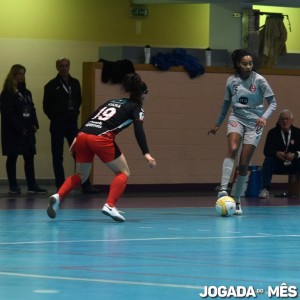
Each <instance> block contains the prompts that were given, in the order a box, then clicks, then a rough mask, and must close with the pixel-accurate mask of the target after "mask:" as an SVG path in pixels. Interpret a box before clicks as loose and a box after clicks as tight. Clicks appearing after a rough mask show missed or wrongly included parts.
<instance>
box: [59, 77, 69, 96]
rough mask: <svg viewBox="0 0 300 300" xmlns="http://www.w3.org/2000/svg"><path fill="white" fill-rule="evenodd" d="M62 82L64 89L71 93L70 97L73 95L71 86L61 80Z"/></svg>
mask: <svg viewBox="0 0 300 300" xmlns="http://www.w3.org/2000/svg"><path fill="white" fill-rule="evenodd" d="M60 82H61V84H62V86H63V88H64V90H65V91H66V92H67V93H68V94H69V95H70V97H71V86H70V85H69V86H68V87H67V86H66V85H65V83H64V82H63V81H62V80H61V81H60Z"/></svg>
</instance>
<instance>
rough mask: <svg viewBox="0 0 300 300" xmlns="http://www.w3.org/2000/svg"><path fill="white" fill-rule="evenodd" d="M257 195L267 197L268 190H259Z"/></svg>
mask: <svg viewBox="0 0 300 300" xmlns="http://www.w3.org/2000/svg"><path fill="white" fill-rule="evenodd" d="M258 197H259V198H264V199H267V198H269V191H268V190H267V189H262V190H260V192H259V195H258Z"/></svg>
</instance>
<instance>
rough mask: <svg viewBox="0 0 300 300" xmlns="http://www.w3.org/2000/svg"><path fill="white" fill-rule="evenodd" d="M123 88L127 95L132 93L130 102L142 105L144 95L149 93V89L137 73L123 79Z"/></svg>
mask: <svg viewBox="0 0 300 300" xmlns="http://www.w3.org/2000/svg"><path fill="white" fill-rule="evenodd" d="M122 84H123V87H124V89H125V91H126V92H127V93H130V100H131V101H133V102H136V103H138V104H142V102H143V100H142V95H143V94H147V93H148V88H147V85H146V83H145V82H143V81H142V79H141V76H140V75H138V74H137V73H130V74H127V75H126V76H125V77H124V79H123V83H122Z"/></svg>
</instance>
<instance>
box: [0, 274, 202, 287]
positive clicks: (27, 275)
mask: <svg viewBox="0 0 300 300" xmlns="http://www.w3.org/2000/svg"><path fill="white" fill-rule="evenodd" d="M0 275H3V276H15V277H26V278H38V279H53V280H67V281H82V282H96V283H114V284H128V285H143V286H158V287H171V288H181V289H195V290H199V289H203V288H204V287H203V286H196V285H185V284H171V283H169V284H168V283H158V282H145V281H126V280H109V279H94V278H80V277H64V276H49V275H40V274H24V273H13V272H0Z"/></svg>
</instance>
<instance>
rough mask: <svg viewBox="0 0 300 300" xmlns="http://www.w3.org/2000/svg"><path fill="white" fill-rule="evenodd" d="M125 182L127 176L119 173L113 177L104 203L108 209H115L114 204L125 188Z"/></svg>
mask: <svg viewBox="0 0 300 300" xmlns="http://www.w3.org/2000/svg"><path fill="white" fill-rule="evenodd" d="M127 180H128V176H127V175H125V174H123V173H119V174H117V175H116V176H115V177H114V179H113V181H112V183H111V185H110V189H109V194H108V198H107V201H106V203H107V204H108V205H109V206H110V207H115V204H116V202H117V201H118V199H119V198H120V197H121V196H122V194H123V192H124V190H125V188H126V184H127Z"/></svg>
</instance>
